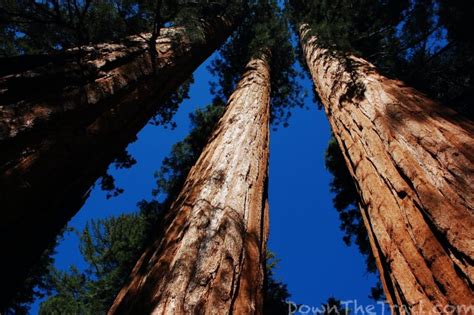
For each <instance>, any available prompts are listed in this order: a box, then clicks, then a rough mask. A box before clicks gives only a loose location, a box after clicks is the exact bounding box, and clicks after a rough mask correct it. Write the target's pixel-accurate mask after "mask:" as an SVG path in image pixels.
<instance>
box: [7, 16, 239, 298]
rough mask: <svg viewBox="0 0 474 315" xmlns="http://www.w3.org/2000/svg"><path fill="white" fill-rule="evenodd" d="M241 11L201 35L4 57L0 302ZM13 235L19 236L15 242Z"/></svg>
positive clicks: (209, 24)
mask: <svg viewBox="0 0 474 315" xmlns="http://www.w3.org/2000/svg"><path fill="white" fill-rule="evenodd" d="M235 19H236V18H235V17H218V18H215V19H210V20H209V21H206V22H203V24H202V28H200V29H194V30H193V32H199V31H200V32H201V37H199V39H197V37H196V36H190V35H189V34H188V32H187V31H186V30H185V29H184V28H167V29H162V30H161V33H160V36H158V37H157V39H156V45H155V47H150V44H149V40H150V35H149V34H148V35H147V34H145V35H140V36H133V37H130V38H128V41H126V42H124V43H122V44H101V45H98V46H94V47H82V48H81V49H75V50H70V51H67V52H66V53H64V54H60V55H55V56H36V57H32V56H22V57H17V58H13V59H7V60H1V61H0V63H1V64H4V66H5V67H0V69H2V70H0V71H1V74H2V75H3V77H1V78H0V152H1V154H0V208H1V212H0V239H1V241H0V246H1V251H2V253H3V257H8V259H4V261H3V263H6V264H7V266H5V265H4V267H5V268H4V269H2V270H3V272H2V275H1V278H2V281H1V285H0V289H1V292H0V293H1V294H0V296H1V298H0V302H1V303H0V304H1V305H0V306H4V304H5V303H8V300H9V297H10V296H11V294H13V293H14V292H15V291H16V289H17V288H18V286H19V285H21V282H22V279H24V277H25V276H26V274H27V272H28V269H29V268H30V267H31V265H32V264H35V263H36V261H37V259H38V257H39V255H40V254H41V253H42V251H43V250H44V249H45V248H46V247H47V246H49V245H50V244H51V243H52V242H54V239H55V237H56V235H57V234H58V232H59V231H60V230H61V229H62V228H63V226H64V225H65V224H66V223H67V221H68V220H69V219H70V218H71V217H72V216H73V215H74V214H75V213H76V212H77V211H78V210H79V209H80V207H81V206H82V204H83V202H84V200H85V199H86V197H87V194H88V190H89V189H90V187H91V185H92V184H93V183H94V182H95V181H96V180H97V178H98V177H100V176H102V175H103V174H104V173H105V171H106V169H107V167H108V165H109V164H110V163H111V162H112V161H113V160H114V159H115V158H116V156H117V155H118V154H119V153H121V152H123V150H125V148H126V146H127V145H128V144H129V143H130V142H131V141H133V140H135V136H136V133H137V132H138V131H139V130H140V129H141V128H143V126H144V125H145V124H146V123H147V122H148V121H149V120H150V118H152V117H153V115H155V114H156V113H157V111H158V112H159V111H160V110H162V109H163V107H162V104H163V103H164V102H165V101H166V100H167V99H168V98H169V96H170V95H171V94H172V93H173V92H174V91H176V90H177V89H178V87H179V86H180V85H181V84H182V83H183V82H184V81H185V80H186V79H188V78H189V77H190V76H191V74H192V73H193V71H194V70H195V69H196V68H197V67H198V66H199V65H200V64H201V63H202V62H203V61H204V60H205V59H206V58H207V57H208V56H209V55H210V54H211V53H212V52H213V51H214V50H215V49H216V48H218V47H219V46H220V45H221V44H222V43H223V42H224V41H225V39H226V38H227V37H228V36H229V35H230V33H231V31H232V30H233V29H234V28H235V25H236V20H235ZM9 240H15V241H14V242H11V241H9Z"/></svg>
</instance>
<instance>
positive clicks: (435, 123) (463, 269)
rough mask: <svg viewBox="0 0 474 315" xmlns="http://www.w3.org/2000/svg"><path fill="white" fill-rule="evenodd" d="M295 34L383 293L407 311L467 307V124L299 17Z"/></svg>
mask: <svg viewBox="0 0 474 315" xmlns="http://www.w3.org/2000/svg"><path fill="white" fill-rule="evenodd" d="M300 38H301V44H302V47H303V50H304V53H305V56H306V61H307V64H308V67H309V69H310V72H311V74H312V77H313V81H314V83H315V86H316V89H317V91H318V93H319V96H320V97H321V100H322V103H323V105H324V108H325V110H326V114H327V116H328V119H329V122H330V124H331V127H332V130H333V132H334V135H335V137H336V139H337V141H338V143H339V146H340V147H341V150H342V152H343V154H344V157H345V160H346V164H347V166H348V168H349V171H350V172H351V175H352V177H353V179H354V181H355V183H356V186H357V188H358V190H359V193H360V197H361V200H362V204H361V207H360V208H361V211H362V214H363V218H364V221H365V225H366V227H367V230H368V233H369V239H370V241H371V246H372V251H373V252H374V256H375V257H376V260H377V265H378V268H379V270H380V273H381V278H382V282H383V285H384V289H385V293H386V295H387V298H388V299H389V301H390V302H391V303H392V304H393V305H396V306H399V307H401V306H404V307H407V308H408V309H409V311H410V312H412V313H414V314H428V313H430V312H431V311H432V310H433V307H435V306H437V305H441V306H446V305H457V306H463V305H464V306H469V305H470V304H471V303H472V302H473V301H474V295H473V280H474V269H473V268H474V264H473V259H474V214H473V199H474V198H473V197H474V194H473V191H472V183H473V182H474V178H473V174H474V165H473V163H474V139H473V135H474V126H473V124H472V122H470V121H467V120H464V119H463V118H461V117H460V116H458V115H457V114H456V113H455V112H453V111H452V110H450V109H448V108H446V107H442V106H440V105H439V104H437V103H436V102H434V101H432V100H430V99H429V98H427V97H426V96H425V95H423V94H421V93H420V92H418V91H416V90H414V89H412V88H410V87H407V86H405V85H404V84H403V83H402V82H400V81H396V80H391V79H388V78H386V77H384V76H382V75H380V74H379V73H378V72H377V70H376V69H375V67H374V66H373V65H371V64H370V63H368V62H367V61H365V60H363V59H361V58H357V57H354V56H349V57H347V59H346V62H341V58H340V57H336V56H335V55H334V54H331V52H329V51H328V50H326V49H323V48H321V47H319V46H318V41H317V38H316V37H314V36H310V35H309V27H308V26H307V25H302V26H301V27H300ZM347 62H349V63H350V64H351V71H349V69H348V68H347ZM465 310H466V309H465ZM404 312H405V311H404V310H403V309H399V310H397V311H394V313H404ZM461 313H462V310H461Z"/></svg>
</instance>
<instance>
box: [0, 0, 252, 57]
mask: <svg viewBox="0 0 474 315" xmlns="http://www.w3.org/2000/svg"><path fill="white" fill-rule="evenodd" d="M244 4H245V1H243V0H242V1H239V0H214V1H209V0H120V1H118V0H84V1H79V0H65V1H59V0H42V1H29V0H20V1H16V0H0V43H1V44H0V56H12V55H19V54H39V53H47V52H51V51H54V50H58V49H67V48H71V47H75V46H80V45H84V44H90V43H99V42H104V41H118V40H121V39H123V38H124V37H125V36H127V35H132V34H138V33H141V32H151V33H152V34H153V35H155V36H156V34H157V33H158V30H159V28H160V27H163V26H165V25H180V26H188V27H189V29H191V30H193V29H197V28H196V26H198V25H200V24H201V23H202V21H203V19H204V18H209V17H211V16H216V15H219V14H226V13H235V12H239V10H241V9H242V8H243V7H244Z"/></svg>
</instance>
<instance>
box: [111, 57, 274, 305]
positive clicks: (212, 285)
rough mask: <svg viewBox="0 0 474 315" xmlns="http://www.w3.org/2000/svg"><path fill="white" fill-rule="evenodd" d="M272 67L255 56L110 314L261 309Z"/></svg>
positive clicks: (266, 218) (266, 223) (266, 211)
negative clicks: (157, 237)
mask: <svg viewBox="0 0 474 315" xmlns="http://www.w3.org/2000/svg"><path fill="white" fill-rule="evenodd" d="M269 76H270V73H269V67H268V64H267V62H266V58H264V57H262V58H261V59H253V60H252V61H251V62H250V63H249V64H248V65H247V71H246V73H245V74H244V76H243V78H242V80H241V81H240V83H239V85H238V86H237V89H236V90H235V92H234V93H233V94H232V96H231V97H230V99H229V104H228V108H227V111H226V113H225V114H224V116H223V118H221V120H220V121H219V124H218V127H217V129H216V131H215V132H214V133H213V135H212V136H211V138H210V139H211V140H210V142H209V143H208V145H207V146H206V147H205V149H204V150H203V152H202V154H201V156H200V158H199V160H198V161H197V162H196V165H195V166H194V167H193V168H192V169H191V171H190V173H189V175H188V178H187V179H186V182H185V184H184V187H183V189H182V191H181V194H180V195H179V196H178V198H177V200H176V201H175V202H174V204H173V205H172V206H171V209H170V212H169V214H168V215H169V217H168V218H167V220H169V221H168V222H170V223H169V225H167V228H166V230H165V232H164V236H163V238H162V239H160V240H157V241H156V242H155V243H154V244H153V245H152V246H151V247H149V248H148V249H147V250H146V251H145V253H144V254H143V256H142V257H141V258H140V260H139V261H138V263H137V265H136V266H135V268H134V269H133V271H132V275H131V279H130V281H129V283H128V284H126V286H125V287H124V288H123V289H122V290H121V292H120V293H119V294H118V296H117V298H116V300H115V302H114V303H113V305H112V308H111V309H110V311H109V314H151V313H153V314H230V313H233V314H260V313H261V312H262V287H263V275H264V269H263V268H264V257H265V246H266V240H267V234H268V204H267V190H266V189H267V164H268V140H269V139H268V138H269V129H268V128H269V126H268V124H269V97H270V83H269Z"/></svg>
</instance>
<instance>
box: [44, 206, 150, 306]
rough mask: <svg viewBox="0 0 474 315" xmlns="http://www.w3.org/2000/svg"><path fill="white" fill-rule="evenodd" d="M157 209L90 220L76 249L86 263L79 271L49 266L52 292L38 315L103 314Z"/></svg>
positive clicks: (141, 248) (135, 254)
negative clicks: (60, 269)
mask: <svg viewBox="0 0 474 315" xmlns="http://www.w3.org/2000/svg"><path fill="white" fill-rule="evenodd" d="M158 214H159V212H158V211H155V212H150V211H145V210H141V211H140V212H138V213H132V214H124V215H120V216H118V217H111V218H107V219H100V220H96V221H95V220H92V221H90V222H88V223H87V225H86V227H85V228H84V230H83V231H82V233H81V235H80V246H79V250H80V252H81V254H82V256H83V259H84V260H85V262H86V263H87V266H88V267H87V269H86V270H85V271H84V272H81V271H79V270H78V269H77V267H75V266H71V267H70V269H69V270H68V271H59V270H57V269H55V268H54V267H52V272H51V273H50V278H51V279H50V284H49V285H50V288H51V291H52V293H53V295H52V296H50V297H49V298H48V299H47V300H46V301H45V302H43V303H42V304H41V306H40V314H65V313H67V314H105V312H106V311H107V310H108V308H109V306H110V305H111V304H112V302H113V299H114V298H115V296H116V294H117V293H118V290H119V289H120V288H121V286H122V285H123V283H124V282H125V280H126V279H127V277H128V275H129V274H130V271H131V270H132V268H133V266H134V265H135V262H136V260H137V257H139V255H140V254H141V252H142V250H143V247H144V245H145V244H146V240H147V237H148V235H149V234H150V228H151V226H150V225H149V224H148V222H150V221H153V220H156V218H157V216H158Z"/></svg>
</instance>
